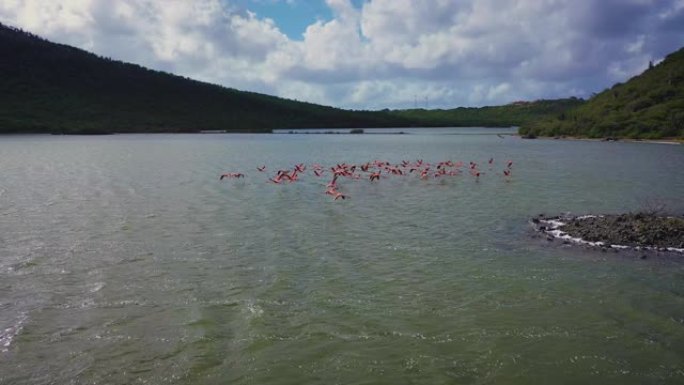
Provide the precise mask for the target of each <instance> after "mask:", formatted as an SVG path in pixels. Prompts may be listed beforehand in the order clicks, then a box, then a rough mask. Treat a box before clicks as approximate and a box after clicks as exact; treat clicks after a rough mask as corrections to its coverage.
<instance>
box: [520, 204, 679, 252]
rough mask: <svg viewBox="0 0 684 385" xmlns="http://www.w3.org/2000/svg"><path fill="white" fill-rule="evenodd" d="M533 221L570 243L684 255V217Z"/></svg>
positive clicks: (641, 215)
mask: <svg viewBox="0 0 684 385" xmlns="http://www.w3.org/2000/svg"><path fill="white" fill-rule="evenodd" d="M532 222H533V224H534V225H535V228H536V229H537V230H538V231H540V232H543V233H545V234H547V235H548V236H549V237H552V238H555V239H561V240H563V241H565V242H569V243H576V244H584V245H589V246H598V247H602V248H615V249H636V250H646V249H652V250H659V251H665V250H666V251H673V252H680V253H684V217H674V216H659V215H655V214H645V213H630V214H619V215H584V216H569V215H568V216H560V217H544V216H540V217H538V218H534V219H533V220H532Z"/></svg>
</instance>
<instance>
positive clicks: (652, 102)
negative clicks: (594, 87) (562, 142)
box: [520, 48, 684, 139]
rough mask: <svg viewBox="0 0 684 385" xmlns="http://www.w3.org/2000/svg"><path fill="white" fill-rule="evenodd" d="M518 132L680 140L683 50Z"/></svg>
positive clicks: (683, 133) (682, 135)
mask: <svg viewBox="0 0 684 385" xmlns="http://www.w3.org/2000/svg"><path fill="white" fill-rule="evenodd" d="M520 134H522V135H542V136H560V135H569V136H579V137H592V138H599V137H628V138H643V139H657V138H668V137H680V138H684V48H682V49H680V50H679V51H677V52H674V53H672V54H670V55H668V56H667V57H666V58H665V60H664V61H662V62H661V63H659V64H658V65H655V66H653V65H650V68H648V69H647V70H646V71H644V72H643V73H642V74H641V75H638V76H635V77H633V78H632V79H630V80H629V81H628V82H626V83H618V84H616V85H614V86H613V87H612V88H610V89H607V90H605V91H603V92H601V93H599V94H597V95H595V96H594V97H592V98H591V99H590V100H589V101H588V102H587V103H585V104H583V105H581V106H578V107H576V108H574V109H571V110H569V111H566V112H562V113H559V114H555V115H554V116H553V117H550V118H547V119H540V120H538V121H534V122H531V123H528V124H524V125H522V127H521V128H520Z"/></svg>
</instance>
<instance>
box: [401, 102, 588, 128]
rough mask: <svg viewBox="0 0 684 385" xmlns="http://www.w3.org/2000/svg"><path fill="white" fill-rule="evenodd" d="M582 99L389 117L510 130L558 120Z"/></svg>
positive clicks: (409, 112)
mask: <svg viewBox="0 0 684 385" xmlns="http://www.w3.org/2000/svg"><path fill="white" fill-rule="evenodd" d="M582 103H583V100H582V99H577V98H568V99H558V100H537V101H534V102H523V101H521V102H515V103H511V104H507V105H504V106H491V107H479V108H468V107H459V108H454V109H449V110H441V109H438V110H425V109H412V110H397V111H391V112H390V113H391V114H392V115H394V116H399V117H402V118H406V119H409V120H411V121H412V122H416V123H420V125H422V126H431V127H440V126H451V127H478V126H481V127H510V126H520V125H522V124H526V123H530V122H533V121H535V120H538V119H540V118H543V117H547V116H555V115H558V114H561V113H563V112H565V111H567V110H568V109H570V108H574V107H577V106H579V105H581V104H582Z"/></svg>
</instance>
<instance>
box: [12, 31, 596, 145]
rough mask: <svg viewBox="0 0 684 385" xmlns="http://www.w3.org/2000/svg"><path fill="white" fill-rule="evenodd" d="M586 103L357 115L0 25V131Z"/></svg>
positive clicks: (494, 120) (229, 123)
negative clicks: (128, 60)
mask: <svg viewBox="0 0 684 385" xmlns="http://www.w3.org/2000/svg"><path fill="white" fill-rule="evenodd" d="M582 102H583V101H582V100H580V99H576V98H570V99H561V100H541V101H536V102H516V103H512V104H509V105H505V106H496V107H481V108H455V109H449V110H425V109H411V110H395V111H389V110H383V111H349V110H342V109H338V108H332V107H325V106H320V105H316V104H311V103H302V102H297V101H293V100H287V99H282V98H278V97H274V96H268V95H263V94H258V93H253V92H244V91H238V90H235V89H230V88H225V87H221V86H217V85H213V84H208V83H203V82H198V81H195V80H191V79H188V78H184V77H181V76H176V75H173V74H169V73H164V72H159V71H153V70H150V69H146V68H143V67H141V66H138V65H135V64H128V63H124V62H120V61H115V60H111V59H108V58H103V57H99V56H97V55H94V54H92V53H88V52H86V51H83V50H80V49H77V48H74V47H70V46H66V45H62V44H55V43H51V42H49V41H47V40H44V39H42V38H40V37H38V36H35V35H32V34H30V33H27V32H24V31H21V30H19V29H16V28H12V27H7V26H4V25H2V24H0V133H44V132H52V133H109V132H197V131H201V130H225V131H228V132H269V131H271V130H272V129H278V128H280V129H288V128H344V127H348V128H354V127H409V126H412V127H421V126H426V127H437V126H484V127H502V126H516V125H521V124H526V123H528V122H530V121H532V120H538V119H540V118H544V117H547V116H550V115H558V114H562V113H564V112H565V111H567V110H568V109H570V108H574V107H577V106H578V105H581V104H582Z"/></svg>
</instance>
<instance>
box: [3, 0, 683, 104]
mask: <svg viewBox="0 0 684 385" xmlns="http://www.w3.org/2000/svg"><path fill="white" fill-rule="evenodd" d="M253 1H255V0H253ZM259 1H262V2H269V1H271V2H277V1H283V0H259ZM287 2H288V3H289V4H295V1H293V0H287ZM325 3H326V4H327V6H328V7H329V8H330V9H331V11H332V13H333V15H334V16H333V18H332V19H330V20H317V21H312V23H311V25H309V26H308V28H307V29H306V31H305V33H304V35H303V40H291V39H289V38H288V37H287V36H285V35H284V34H283V33H282V32H281V31H280V30H279V29H278V25H277V23H278V20H275V21H274V20H271V19H267V18H263V17H260V16H259V15H256V14H253V13H250V12H245V11H241V10H240V9H241V8H239V7H237V6H236V5H235V3H232V2H231V1H230V0H195V1H186V0H116V1H111V0H54V1H48V0H0V21H2V22H4V23H7V24H11V25H14V26H18V27H21V28H24V29H26V30H29V31H31V32H33V33H36V34H39V35H41V36H44V37H46V38H48V39H51V40H54V41H58V42H62V43H66V44H71V45H75V46H78V47H81V48H84V49H87V50H90V51H93V52H95V53H97V54H100V55H103V56H108V57H112V58H116V59H119V60H124V61H129V62H134V63H138V64H141V65H144V66H148V67H151V68H156V69H162V70H165V71H170V72H174V73H177V74H180V75H184V76H189V77H193V78H197V79H200V80H204V81H208V82H215V83H219V84H223V85H226V86H229V87H235V88H239V89H247V90H252V91H257V92H268V93H272V94H276V95H279V96H284V97H288V98H292V99H298V100H306V101H312V102H319V103H325V104H332V105H337V106H342V107H350V108H384V107H390V108H396V107H412V106H413V105H414V104H416V103H418V102H422V103H418V104H420V105H421V106H424V104H426V103H429V105H430V106H431V107H455V106H458V105H482V104H497V103H507V102H510V101H513V100H520V99H536V98H542V97H546V98H548V97H565V96H571V95H573V94H577V93H580V95H579V96H587V94H589V93H591V92H594V91H600V90H601V89H602V88H604V87H606V86H609V85H610V84H611V83H613V82H615V81H624V80H626V78H628V77H630V76H633V75H635V74H636V73H638V72H640V71H641V70H643V69H644V68H645V65H646V64H647V63H648V60H658V59H659V58H661V57H662V56H663V55H665V54H666V53H668V52H670V51H673V50H675V49H678V48H680V47H679V45H681V44H682V41H684V22H682V21H684V1H683V0H583V1H576V0H534V1H528V0H370V1H366V2H365V3H364V4H363V5H362V6H361V7H355V6H354V5H353V3H352V2H351V1H350V0H325Z"/></svg>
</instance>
